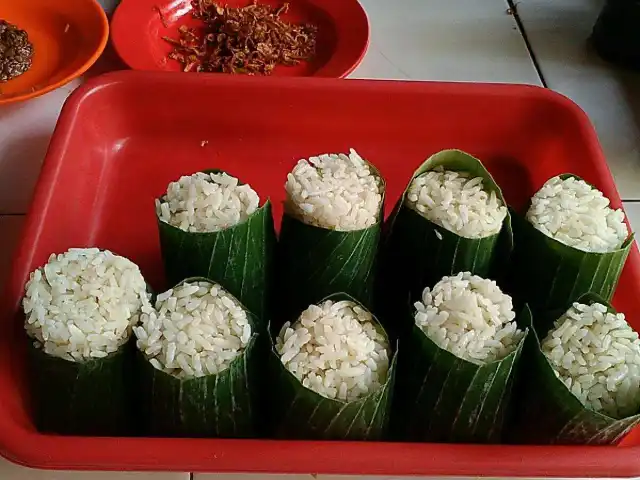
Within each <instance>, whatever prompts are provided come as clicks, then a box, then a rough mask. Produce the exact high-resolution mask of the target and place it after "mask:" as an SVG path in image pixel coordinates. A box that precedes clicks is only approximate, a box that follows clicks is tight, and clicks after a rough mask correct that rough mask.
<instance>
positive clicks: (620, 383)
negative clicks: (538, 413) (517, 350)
mask: <svg viewBox="0 0 640 480" xmlns="http://www.w3.org/2000/svg"><path fill="white" fill-rule="evenodd" d="M542 352H543V353H544V354H545V355H546V357H547V358H548V359H549V363H550V364H551V366H552V367H553V369H554V371H555V373H556V376H557V377H558V378H560V379H561V380H562V381H563V382H564V384H565V385H566V386H567V388H568V389H569V390H570V391H571V393H573V394H574V395H575V396H576V397H577V398H578V400H580V402H582V404H583V405H585V406H587V407H588V408H590V409H592V410H595V411H597V412H601V413H604V414H606V415H609V416H610V417H613V418H624V417H628V416H630V415H634V414H636V413H638V410H639V409H640V340H639V339H638V334H637V333H636V332H634V331H633V330H632V329H631V327H630V326H629V324H627V322H626V321H625V317H624V314H622V313H618V314H617V315H614V314H611V313H608V312H607V308H606V307H605V306H604V305H602V304H599V303H594V304H592V305H584V304H581V303H574V304H573V306H572V307H571V308H569V310H567V312H566V313H565V314H564V315H563V316H562V317H560V318H559V319H558V320H556V322H555V323H554V329H553V330H551V331H550V332H549V334H548V335H547V337H546V338H545V339H544V340H543V341H542Z"/></svg>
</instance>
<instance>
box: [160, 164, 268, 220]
mask: <svg viewBox="0 0 640 480" xmlns="http://www.w3.org/2000/svg"><path fill="white" fill-rule="evenodd" d="M259 204H260V198H259V197H258V194H257V193H256V192H255V190H253V189H252V188H251V187H250V186H249V185H246V184H245V185H240V184H239V182H238V179H237V178H235V177H232V176H230V175H227V174H226V173H218V174H216V173H211V174H206V173H202V172H198V173H194V174H193V175H186V176H184V177H181V178H180V180H178V181H177V182H171V183H170V184H169V186H168V187H167V194H166V195H165V196H164V197H162V199H160V200H158V199H156V214H157V215H158V218H159V219H160V220H162V221H163V222H165V223H168V224H170V225H173V226H174V227H178V228H180V229H181V230H184V231H185V232H217V231H220V230H224V229H225V228H229V227H232V226H234V225H237V224H239V223H242V222H245V221H246V220H247V219H248V218H249V216H251V214H253V213H254V212H255V211H256V210H257V209H258V207H259Z"/></svg>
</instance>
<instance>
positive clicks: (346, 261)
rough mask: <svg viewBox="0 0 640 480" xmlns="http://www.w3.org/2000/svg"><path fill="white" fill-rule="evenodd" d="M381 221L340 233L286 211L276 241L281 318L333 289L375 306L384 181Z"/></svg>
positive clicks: (328, 293) (291, 314) (326, 294)
mask: <svg viewBox="0 0 640 480" xmlns="http://www.w3.org/2000/svg"><path fill="white" fill-rule="evenodd" d="M369 167H370V168H371V169H372V170H373V171H374V173H375V175H377V176H378V177H379V178H380V179H381V181H382V191H383V195H382V202H381V208H380V213H379V215H378V222H377V223H376V224H375V225H372V226H371V227H368V228H364V229H361V230H352V231H338V230H333V229H329V228H321V227H316V226H313V225H307V224H305V223H304V222H302V221H300V220H298V219H297V218H295V217H294V216H292V215H289V214H288V213H287V212H286V211H285V213H284V214H283V216H282V226H281V228H280V238H279V242H278V268H279V269H280V270H279V275H280V282H279V283H280V292H281V294H282V295H283V297H282V299H281V300H280V302H279V303H280V304H281V305H283V306H286V311H281V312H280V314H281V316H282V317H287V318H288V317H289V316H293V315H294V314H295V313H297V312H300V311H302V310H304V309H305V308H307V307H308V306H309V305H311V304H314V303H316V302H318V300H320V299H321V298H324V297H327V296H328V295H331V294H333V293H334V292H344V293H346V294H348V295H350V296H352V297H354V298H355V299H357V300H358V301H359V302H361V303H362V304H363V305H365V306H366V307H371V304H372V299H373V285H374V280H375V275H376V268H377V262H376V257H377V253H378V243H379V240H380V232H381V229H382V219H383V205H384V180H383V179H382V177H381V176H380V174H379V172H378V171H377V170H376V169H375V167H373V166H372V165H369Z"/></svg>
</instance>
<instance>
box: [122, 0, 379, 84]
mask: <svg viewBox="0 0 640 480" xmlns="http://www.w3.org/2000/svg"><path fill="white" fill-rule="evenodd" d="M285 1H287V2H288V3H289V11H288V13H287V14H286V15H284V16H283V18H284V19H285V20H288V21H291V22H293V23H311V24H314V25H317V26H318V39H317V47H316V48H317V52H316V55H315V57H314V58H313V59H312V60H311V61H310V62H302V63H301V64H300V65H297V66H295V67H285V66H277V67H276V68H275V69H274V72H273V75H277V76H287V77H292V76H296V77H297V76H316V77H336V78H342V77H345V76H346V75H348V74H349V73H351V72H352V71H353V69H354V68H356V67H357V66H358V64H359V63H360V62H361V61H362V58H363V57H364V54H365V52H366V51H367V46H368V45H369V21H368V19H367V15H366V13H365V12H364V10H363V8H362V6H361V5H360V3H358V0H259V2H260V3H264V4H268V5H272V6H280V5H282V4H283V3H284V2H285ZM249 3H250V2H249V1H247V0H224V1H222V0H221V1H220V4H223V5H228V6H231V7H239V6H244V5H247V4H249ZM165 25H167V26H166V27H165ZM181 25H188V26H196V25H201V22H198V21H196V20H194V19H193V18H192V17H191V0H123V1H122V3H121V4H120V6H119V7H118V8H117V10H116V12H115V14H114V16H113V20H112V21H111V39H112V42H113V46H114V47H115V50H116V51H117V52H118V55H120V57H121V58H122V60H123V61H124V62H125V63H126V64H127V65H129V67H131V68H132V69H134V70H165V71H175V72H178V71H180V70H181V67H180V64H179V63H178V62H176V61H174V60H167V55H168V54H169V52H170V51H171V45H169V43H168V42H166V41H165V40H162V37H163V36H168V37H171V38H177V37H178V34H177V30H178V27H180V26H181Z"/></svg>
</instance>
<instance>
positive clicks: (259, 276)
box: [156, 170, 276, 325]
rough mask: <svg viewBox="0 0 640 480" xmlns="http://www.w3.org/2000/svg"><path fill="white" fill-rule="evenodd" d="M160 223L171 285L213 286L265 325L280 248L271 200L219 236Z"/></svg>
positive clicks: (168, 278)
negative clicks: (189, 281)
mask: <svg viewBox="0 0 640 480" xmlns="http://www.w3.org/2000/svg"><path fill="white" fill-rule="evenodd" d="M220 172H221V171H220V170H204V173H220ZM163 198H164V197H161V198H160V199H159V200H160V201H161V202H162V201H164V200H163ZM156 217H157V216H156ZM157 221H158V230H159V233H160V248H161V251H162V259H163V261H164V266H165V272H166V275H167V280H168V281H169V282H170V283H171V284H175V283H178V282H179V281H181V280H183V279H184V278H188V277H206V278H208V279H210V280H213V281H215V282H217V283H219V284H220V285H221V286H222V287H223V288H225V289H226V290H227V291H229V293H231V294H232V295H233V296H235V297H236V298H238V299H239V300H240V301H241V302H242V303H243V304H244V305H246V306H247V308H248V309H249V310H250V311H251V312H252V313H253V314H255V315H256V316H257V317H258V319H259V320H260V321H261V323H262V324H264V325H266V322H267V320H266V319H267V318H268V316H269V310H270V306H269V297H270V288H271V284H272V283H273V282H272V277H271V276H272V274H273V271H272V268H273V265H272V264H273V255H274V252H275V245H276V234H275V229H274V226H273V217H272V213H271V203H270V202H269V200H267V201H266V202H265V203H264V205H262V207H260V208H259V209H258V210H256V211H255V212H254V213H253V214H252V215H250V216H249V218H248V219H247V220H246V221H245V222H243V223H240V224H237V225H234V226H232V227H229V228H226V229H224V230H221V231H219V232H185V231H184V230H181V229H179V228H178V227H174V226H173V225H169V224H168V223H165V222H163V221H161V220H160V219H159V218H158V220H157Z"/></svg>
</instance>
